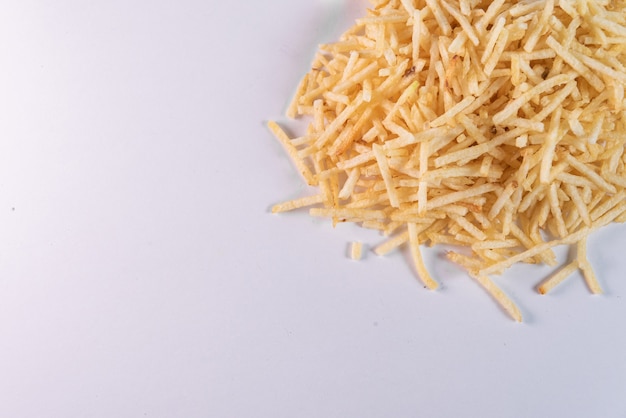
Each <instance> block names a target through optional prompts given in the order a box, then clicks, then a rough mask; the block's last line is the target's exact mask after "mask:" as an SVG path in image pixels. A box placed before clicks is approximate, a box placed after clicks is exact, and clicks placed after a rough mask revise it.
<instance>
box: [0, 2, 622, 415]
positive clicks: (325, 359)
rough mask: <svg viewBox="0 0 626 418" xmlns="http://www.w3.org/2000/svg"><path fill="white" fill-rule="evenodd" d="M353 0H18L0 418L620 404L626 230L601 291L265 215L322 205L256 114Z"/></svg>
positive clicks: (2, 188) (289, 86)
mask: <svg viewBox="0 0 626 418" xmlns="http://www.w3.org/2000/svg"><path fill="white" fill-rule="evenodd" d="M365 5H366V4H365V3H364V2H357V1H319V0H318V1H309V2H304V1H300V2H294V1H287V0H273V1H271V2H224V1H220V2H218V1H192V0H176V1H174V0H171V1H166V0H157V1H145V0H137V1H126V0H124V1H122V0H112V1H100V2H86V1H78V0H75V1H72V0H59V1H55V2H44V1H33V0H20V1H17V0H9V1H3V2H2V7H1V8H0V416H2V417H16V418H20V417H144V416H145V417H478V416H480V417H555V416H567V417H591V416H596V417H625V416H626V397H625V396H624V395H625V394H626V335H625V330H624V318H625V316H626V300H625V298H626V282H625V280H624V271H626V260H625V259H624V256H623V253H624V250H626V237H625V235H626V234H625V232H626V229H625V228H624V227H623V226H620V227H612V228H609V229H606V230H604V231H602V232H601V233H599V234H596V235H595V236H594V237H593V239H592V240H591V248H590V252H591V253H592V262H593V264H594V266H595V267H596V270H597V273H598V275H599V276H600V277H601V283H602V285H603V287H604V288H605V289H606V295H604V296H599V297H598V296H596V297H594V296H590V295H589V292H588V291H587V289H586V288H585V286H584V284H583V281H582V279H581V278H580V277H579V276H577V277H574V278H572V279H571V280H569V281H568V282H567V283H565V284H563V285H562V286H561V287H559V288H558V289H557V290H555V291H554V293H553V294H551V295H549V296H544V297H542V296H538V295H537V294H536V293H535V291H534V290H533V287H534V286H535V285H536V284H537V283H538V282H539V281H540V280H541V278H542V277H545V275H546V274H547V273H548V271H549V270H547V269H537V268H531V267H525V268H514V269H513V270H511V271H510V272H508V273H507V274H506V275H505V276H503V277H501V278H497V282H498V283H499V284H500V285H501V286H502V287H504V288H505V289H506V291H507V292H508V293H509V294H511V296H512V297H513V298H514V299H515V300H516V301H517V302H518V303H519V304H520V306H521V309H522V310H523V313H524V316H525V320H526V322H525V323H524V324H521V325H520V324H516V323H514V322H513V321H511V320H510V319H509V318H508V317H507V316H506V314H504V313H503V312H502V311H501V310H500V309H499V307H498V306H497V305H496V304H495V303H494V302H493V301H492V300H491V299H490V298H489V297H488V295H487V294H486V293H485V292H484V291H483V290H482V289H481V288H480V287H479V286H478V285H477V284H476V283H474V282H473V281H472V280H470V279H468V278H466V277H465V276H464V275H463V274H462V273H461V272H460V271H459V270H458V269H456V268H455V267H454V266H452V265H451V264H449V263H447V262H445V261H443V260H441V259H439V258H438V257H437V255H436V254H434V255H433V256H432V257H431V258H429V260H428V264H429V267H430V268H431V269H432V271H433V273H434V275H436V276H437V277H438V278H439V279H440V280H441V281H442V282H443V284H444V288H443V289H442V290H441V291H438V292H435V293H432V292H428V291H426V290H424V289H423V288H422V286H421V285H420V283H419V282H418V281H417V280H416V279H415V277H414V275H413V273H412V271H411V268H410V265H409V264H407V263H406V261H405V260H404V257H403V255H402V254H400V253H396V254H394V255H391V256H389V257H387V258H377V257H375V256H373V255H371V253H370V254H368V255H367V257H366V259H365V260H363V261H362V262H358V263H357V262H353V261H350V260H348V259H347V258H346V256H345V250H346V243H347V242H348V241H350V240H353V239H357V238H358V239H364V240H365V241H366V242H368V243H369V244H375V243H377V242H379V241H380V239H381V238H380V237H379V236H378V235H376V234H375V233H371V232H366V231H360V230H357V229H354V228H350V227H347V226H345V225H342V226H340V227H338V228H337V229H335V230H333V229H332V228H331V226H330V225H329V224H328V223H327V222H324V221H319V220H312V219H311V218H309V217H308V215H306V213H303V212H301V213H291V214H286V215H281V216H274V215H271V214H269V213H268V209H269V207H270V206H271V205H272V204H274V203H277V202H279V201H281V200H285V199H289V198H294V197H298V196H302V195H305V194H306V193H310V191H308V190H306V188H305V187H304V186H303V185H302V182H301V180H300V179H299V177H298V175H297V174H296V172H295V170H294V169H293V168H292V166H291V164H290V162H289V160H288V158H287V157H286V156H285V153H284V152H283V151H282V149H281V148H280V146H279V145H278V143H277V142H276V141H275V140H274V139H273V138H272V137H271V135H270V134H269V133H268V131H267V129H266V128H265V127H264V122H265V121H266V120H268V119H271V118H278V120H279V121H283V122H284V121H285V119H284V118H283V117H282V116H281V115H282V114H283V112H284V109H285V107H286V104H287V102H288V101H289V100H290V98H291V94H292V93H293V91H294V89H295V87H296V84H297V82H298V80H299V78H300V77H301V76H302V75H303V74H304V72H305V71H306V70H307V68H308V65H309V61H310V60H311V58H312V56H313V53H314V51H315V49H316V45H317V44H318V43H320V42H323V41H331V40H333V39H334V38H336V37H337V36H338V35H339V34H340V33H341V32H342V31H343V30H344V29H346V28H347V27H348V26H349V24H350V22H351V21H352V20H353V18H354V17H357V16H359V15H361V14H362V13H363V11H364V8H365Z"/></svg>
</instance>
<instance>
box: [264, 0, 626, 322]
mask: <svg viewBox="0 0 626 418" xmlns="http://www.w3.org/2000/svg"><path fill="white" fill-rule="evenodd" d="M624 6H625V2H624V1H608V0H606V1H591V0H537V1H532V2H513V1H507V0H499V1H494V2H489V1H478V0H466V1H445V0H401V1H400V0H395V1H394V0H391V1H390V0H387V1H372V7H371V9H369V10H368V11H367V16H365V17H363V18H361V19H357V21H356V24H355V25H354V26H353V27H352V28H351V29H349V30H348V31H346V32H345V33H344V34H343V35H342V36H341V38H340V39H339V40H338V41H337V42H334V43H331V44H325V45H321V46H320V48H319V51H318V53H317V54H316V56H315V59H314V60H313V63H312V65H311V70H310V71H309V73H308V74H306V75H305V76H304V77H303V79H302V81H301V83H300V85H299V87H298V90H297V93H296V95H295V98H294V100H293V102H292V103H291V105H290V106H289V108H288V111H287V115H288V116H289V117H292V118H293V117H301V116H307V117H310V118H311V120H312V121H311V123H310V124H309V126H308V129H307V130H306V132H305V133H304V134H303V135H301V136H299V137H296V138H290V137H289V136H288V135H286V134H285V132H284V130H283V129H282V128H281V127H280V126H279V125H278V124H277V123H275V122H273V121H272V122H270V123H269V128H270V129H271V130H272V132H273V133H274V134H275V136H276V137H277V138H278V139H279V141H280V142H281V143H282V144H283V146H284V147H285V149H286V151H287V154H288V155H289V157H290V158H291V159H292V160H293V162H294V165H295V167H296V168H297V170H298V172H300V173H301V175H302V177H303V179H304V180H305V181H306V182H307V184H309V185H312V186H317V187H318V189H319V194H317V195H315V196H312V197H304V198H300V199H295V200H293V201H288V202H284V203H280V204H278V205H276V206H275V208H274V212H283V211H286V210H293V209H297V208H302V207H307V206H308V207H310V213H311V215H313V216H323V217H328V218H330V219H332V221H333V224H336V223H337V222H355V223H358V224H360V225H362V226H364V227H367V228H374V229H377V230H380V231H382V233H384V234H385V235H387V236H389V238H388V241H385V242H383V243H381V244H379V245H377V246H375V247H374V251H375V252H376V253H377V254H379V255H382V254H385V253H387V252H389V251H392V250H394V249H396V248H398V247H402V246H408V247H409V248H410V253H411V255H412V257H413V260H414V266H415V271H416V274H417V275H418V277H419V278H420V279H421V280H422V282H423V284H424V285H425V287H427V288H430V289H435V288H437V287H438V285H439V283H441V281H440V278H432V277H431V276H430V275H429V273H428V272H427V271H426V266H425V264H424V261H423V259H422V255H421V251H420V247H421V245H424V244H426V245H431V246H432V245H435V244H455V245H461V246H464V247H467V249H468V252H466V253H464V254H460V253H457V252H452V251H450V252H448V257H449V258H450V260H452V261H454V262H455V263H458V264H460V265H461V266H463V267H464V268H465V269H466V270H467V271H468V273H469V275H470V276H471V277H473V278H474V279H475V280H476V281H477V282H478V283H480V284H481V285H482V286H483V287H484V288H485V289H486V291H487V292H488V293H489V294H491V296H492V297H493V298H494V299H496V300H497V301H498V302H499V303H500V305H501V306H502V307H503V308H504V310H505V311H506V312H508V313H509V314H510V315H511V317H512V318H514V319H515V320H517V321H521V320H522V316H521V313H520V310H519V309H518V308H517V306H516V305H515V303H513V301H512V300H511V299H510V298H509V297H508V296H507V295H506V294H505V293H504V292H503V291H502V290H501V289H500V288H499V287H497V286H496V284H495V283H494V282H493V281H492V280H491V279H490V278H489V277H488V276H489V275H492V274H501V273H503V272H504V271H505V270H506V269H507V268H509V267H510V266H512V265H513V264H515V263H517V262H524V263H547V264H549V265H552V266H555V267H556V261H555V260H556V257H555V256H554V253H553V251H552V249H553V248H554V247H555V246H557V245H572V246H575V248H577V249H578V251H577V253H578V255H577V256H574V258H573V259H572V260H568V261H567V262H566V264H565V265H564V266H561V267H560V268H558V269H557V273H555V274H554V275H553V276H552V277H551V278H548V279H547V281H544V282H542V284H540V285H539V287H538V291H539V292H540V293H542V294H543V293H546V292H548V291H550V290H551V289H552V288H553V287H554V286H556V285H557V284H558V283H561V282H562V281H563V280H565V279H566V278H567V277H570V276H573V275H572V273H574V272H575V271H577V270H580V271H581V273H582V274H581V275H579V276H580V277H581V278H584V280H585V282H586V283H587V286H588V287H589V289H590V290H591V291H592V292H593V293H601V292H602V289H601V287H600V283H599V282H598V280H597V279H596V276H595V274H594V273H593V269H592V267H591V264H590V262H589V261H588V260H587V256H586V242H587V237H588V235H589V234H590V233H591V232H593V231H594V230H596V229H598V228H600V227H603V226H605V225H607V224H609V223H612V222H615V221H620V222H623V221H624V219H625V218H626V217H625V216H624V213H625V212H626V188H625V186H626V169H625V166H626V154H625V153H624V148H625V144H626V125H625V122H624V121H625V120H626V119H625V116H626V115H625V114H624V113H625V111H624V85H625V84H626V55H625V54H624V50H625V49H626V12H625V8H624ZM358 248H359V249H360V246H359V247H358ZM357 253H358V256H357ZM353 254H354V255H353V258H360V253H359V252H358V251H357V250H356V249H355V252H354V253H353Z"/></svg>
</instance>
